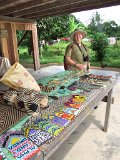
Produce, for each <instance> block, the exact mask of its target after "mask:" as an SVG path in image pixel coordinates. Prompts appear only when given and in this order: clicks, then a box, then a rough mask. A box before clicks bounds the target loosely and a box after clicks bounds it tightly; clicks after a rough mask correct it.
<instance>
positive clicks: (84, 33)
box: [70, 28, 87, 41]
mask: <svg viewBox="0 0 120 160" xmlns="http://www.w3.org/2000/svg"><path fill="white" fill-rule="evenodd" d="M75 33H82V35H83V38H85V37H86V35H87V33H86V32H85V31H83V30H82V29H79V28H77V29H75V30H74V31H73V32H72V33H71V35H70V39H71V40H72V41H73V40H74V34H75Z"/></svg>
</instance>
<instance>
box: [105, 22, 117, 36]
mask: <svg viewBox="0 0 120 160" xmlns="http://www.w3.org/2000/svg"><path fill="white" fill-rule="evenodd" d="M103 31H104V32H105V33H106V35H108V36H109V37H116V36H117V32H118V25H117V24H116V23H115V21H108V22H104V23H103Z"/></svg>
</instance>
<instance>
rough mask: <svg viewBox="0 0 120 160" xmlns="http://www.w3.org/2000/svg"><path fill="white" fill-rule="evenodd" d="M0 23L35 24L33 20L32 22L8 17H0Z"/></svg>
mask: <svg viewBox="0 0 120 160" xmlns="http://www.w3.org/2000/svg"><path fill="white" fill-rule="evenodd" d="M0 21H5V22H22V23H35V20H34V19H27V18H15V17H8V16H0Z"/></svg>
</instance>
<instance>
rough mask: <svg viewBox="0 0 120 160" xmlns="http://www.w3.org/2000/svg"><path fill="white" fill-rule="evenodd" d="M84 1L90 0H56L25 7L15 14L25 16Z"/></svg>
mask: <svg viewBox="0 0 120 160" xmlns="http://www.w3.org/2000/svg"><path fill="white" fill-rule="evenodd" d="M84 1H88V0H81V1H80V0H66V1H65V2H66V3H65V2H64V1H61V0H58V1H55V2H53V3H47V4H45V5H42V6H41V5H40V6H36V7H34V6H33V7H32V8H28V9H25V10H21V11H18V12H16V13H15V14H13V15H14V16H15V17H20V16H23V15H28V14H32V13H37V12H40V11H47V12H48V11H49V10H51V9H54V8H58V9H59V8H60V7H63V6H64V7H65V6H67V5H75V4H80V3H82V2H84Z"/></svg>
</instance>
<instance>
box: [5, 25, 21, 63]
mask: <svg viewBox="0 0 120 160" xmlns="http://www.w3.org/2000/svg"><path fill="white" fill-rule="evenodd" d="M5 28H6V29H7V31H8V38H7V45H8V54H9V60H10V63H11V65H13V64H14V63H15V62H19V56H18V48H17V37H16V26H15V23H13V22H11V23H6V24H5Z"/></svg>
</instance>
